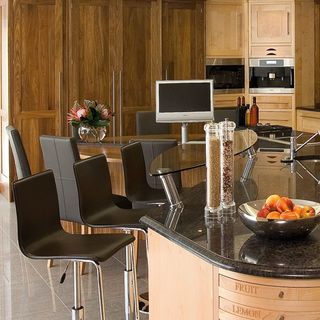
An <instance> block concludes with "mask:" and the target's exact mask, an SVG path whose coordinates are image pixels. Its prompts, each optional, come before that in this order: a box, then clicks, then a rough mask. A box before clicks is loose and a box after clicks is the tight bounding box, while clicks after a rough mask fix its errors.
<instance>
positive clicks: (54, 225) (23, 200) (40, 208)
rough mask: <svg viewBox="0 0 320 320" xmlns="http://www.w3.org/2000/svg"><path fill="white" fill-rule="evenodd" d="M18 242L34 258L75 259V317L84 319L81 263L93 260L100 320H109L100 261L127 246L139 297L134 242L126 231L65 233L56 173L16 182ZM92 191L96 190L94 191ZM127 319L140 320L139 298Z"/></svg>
mask: <svg viewBox="0 0 320 320" xmlns="http://www.w3.org/2000/svg"><path fill="white" fill-rule="evenodd" d="M13 190H14V198H15V203H16V212H17V224H18V242H19V246H20V249H21V251H22V253H23V254H24V255H25V256H27V257H28V258H31V259H63V260H70V261H72V262H73V272H74V306H73V308H72V319H73V320H83V319H84V308H83V306H82V305H81V288H80V284H81V282H80V267H79V262H81V261H85V262H90V263H92V264H93V265H94V266H95V267H96V270H97V279H98V292H99V306H100V319H101V320H105V319H106V316H105V308H104V298H103V286H102V273H101V266H100V264H101V263H102V262H104V261H106V260H107V259H108V258H110V257H111V256H112V255H113V254H114V253H116V252H117V251H118V250H120V249H121V248H123V247H126V248H127V252H128V254H127V256H126V258H127V261H126V271H125V272H126V274H128V273H131V277H130V280H131V282H126V289H125V291H126V292H130V291H133V293H134V297H135V298H136V297H137V287H136V273H135V265H134V256H133V247H132V243H133V241H134V237H133V236H131V235H125V234H97V235H78V234H69V233H67V232H65V231H64V230H63V229H62V227H61V224H60V217H59V204H58V197H57V191H56V186H55V181H54V176H53V172H52V171H51V170H48V171H46V172H43V173H39V174H36V175H33V176H30V177H28V178H25V179H22V180H18V181H16V182H15V183H14V186H13ZM91 191H92V190H91ZM126 319H127V320H129V319H130V320H132V319H139V312H138V306H137V299H135V300H134V301H133V299H132V298H131V296H129V299H126Z"/></svg>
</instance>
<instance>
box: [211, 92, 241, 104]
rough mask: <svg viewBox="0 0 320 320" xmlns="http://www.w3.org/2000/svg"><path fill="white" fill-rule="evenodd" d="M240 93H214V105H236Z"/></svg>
mask: <svg viewBox="0 0 320 320" xmlns="http://www.w3.org/2000/svg"><path fill="white" fill-rule="evenodd" d="M243 95H244V94H242V93H231V94H215V95H214V97H213V99H214V106H217V107H235V106H236V105H237V98H238V97H242V96H243Z"/></svg>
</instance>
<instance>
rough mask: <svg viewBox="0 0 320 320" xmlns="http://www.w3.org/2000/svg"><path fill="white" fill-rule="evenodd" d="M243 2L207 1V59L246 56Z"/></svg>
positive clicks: (226, 0)
mask: <svg viewBox="0 0 320 320" xmlns="http://www.w3.org/2000/svg"><path fill="white" fill-rule="evenodd" d="M244 30H245V14H244V7H243V2H242V1H241V0H240V1H239V0H238V1H228V0H209V1H206V57H237V58H242V57H243V56H244Z"/></svg>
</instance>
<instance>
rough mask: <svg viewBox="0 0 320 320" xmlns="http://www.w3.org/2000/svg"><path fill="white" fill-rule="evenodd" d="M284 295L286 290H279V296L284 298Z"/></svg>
mask: <svg viewBox="0 0 320 320" xmlns="http://www.w3.org/2000/svg"><path fill="white" fill-rule="evenodd" d="M283 297H284V292H283V291H280V292H279V298H281V299H282V298H283ZM282 317H283V316H282Z"/></svg>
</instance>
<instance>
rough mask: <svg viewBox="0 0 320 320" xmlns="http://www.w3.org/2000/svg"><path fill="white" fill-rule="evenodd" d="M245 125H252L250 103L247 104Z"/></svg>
mask: <svg viewBox="0 0 320 320" xmlns="http://www.w3.org/2000/svg"><path fill="white" fill-rule="evenodd" d="M245 126H246V127H250V105H247V109H246V113H245Z"/></svg>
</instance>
